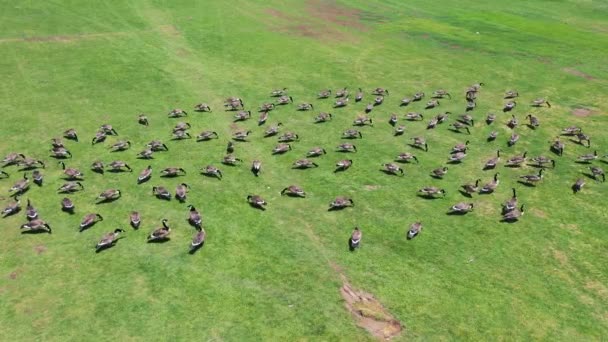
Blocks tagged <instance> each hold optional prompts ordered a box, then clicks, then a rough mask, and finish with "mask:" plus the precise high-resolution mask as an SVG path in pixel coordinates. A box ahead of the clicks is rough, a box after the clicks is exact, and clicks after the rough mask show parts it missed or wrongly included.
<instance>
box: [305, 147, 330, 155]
mask: <svg viewBox="0 0 608 342" xmlns="http://www.w3.org/2000/svg"><path fill="white" fill-rule="evenodd" d="M323 154H327V151H325V149H324V148H323V147H313V148H311V149H310V150H308V152H306V156H307V157H318V156H320V155H323Z"/></svg>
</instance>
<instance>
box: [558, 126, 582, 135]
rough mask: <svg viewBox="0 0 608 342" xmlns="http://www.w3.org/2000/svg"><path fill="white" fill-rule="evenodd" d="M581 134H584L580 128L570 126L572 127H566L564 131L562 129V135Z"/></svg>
mask: <svg viewBox="0 0 608 342" xmlns="http://www.w3.org/2000/svg"><path fill="white" fill-rule="evenodd" d="M581 132H582V129H581V128H580V127H577V126H570V127H566V128H564V129H562V133H561V135H577V134H578V133H581Z"/></svg>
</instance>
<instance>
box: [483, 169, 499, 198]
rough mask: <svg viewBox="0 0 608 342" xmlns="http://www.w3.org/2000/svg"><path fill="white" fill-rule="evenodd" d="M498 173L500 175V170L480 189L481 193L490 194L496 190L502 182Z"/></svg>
mask: <svg viewBox="0 0 608 342" xmlns="http://www.w3.org/2000/svg"><path fill="white" fill-rule="evenodd" d="M498 175H499V173H498V172H497V173H495V174H494V178H493V179H492V180H491V181H490V182H489V183H487V184H485V185H484V186H483V187H482V188H481V189H479V193H482V194H489V193H492V192H494V190H496V188H498V185H499V184H500V180H499V179H498Z"/></svg>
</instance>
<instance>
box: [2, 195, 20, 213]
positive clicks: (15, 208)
mask: <svg viewBox="0 0 608 342" xmlns="http://www.w3.org/2000/svg"><path fill="white" fill-rule="evenodd" d="M19 210H21V200H20V199H19V197H17V196H15V200H14V201H12V202H10V203H9V204H8V205H7V206H6V207H5V208H4V209H3V210H2V218H5V217H7V216H11V215H13V214H16V213H17V212H19Z"/></svg>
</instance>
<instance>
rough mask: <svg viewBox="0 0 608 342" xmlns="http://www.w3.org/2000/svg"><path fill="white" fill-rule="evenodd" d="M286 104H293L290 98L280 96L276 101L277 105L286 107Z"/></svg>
mask: <svg viewBox="0 0 608 342" xmlns="http://www.w3.org/2000/svg"><path fill="white" fill-rule="evenodd" d="M288 103H293V98H292V97H291V96H280V97H279V98H278V99H277V103H276V104H277V105H286V104H288Z"/></svg>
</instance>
